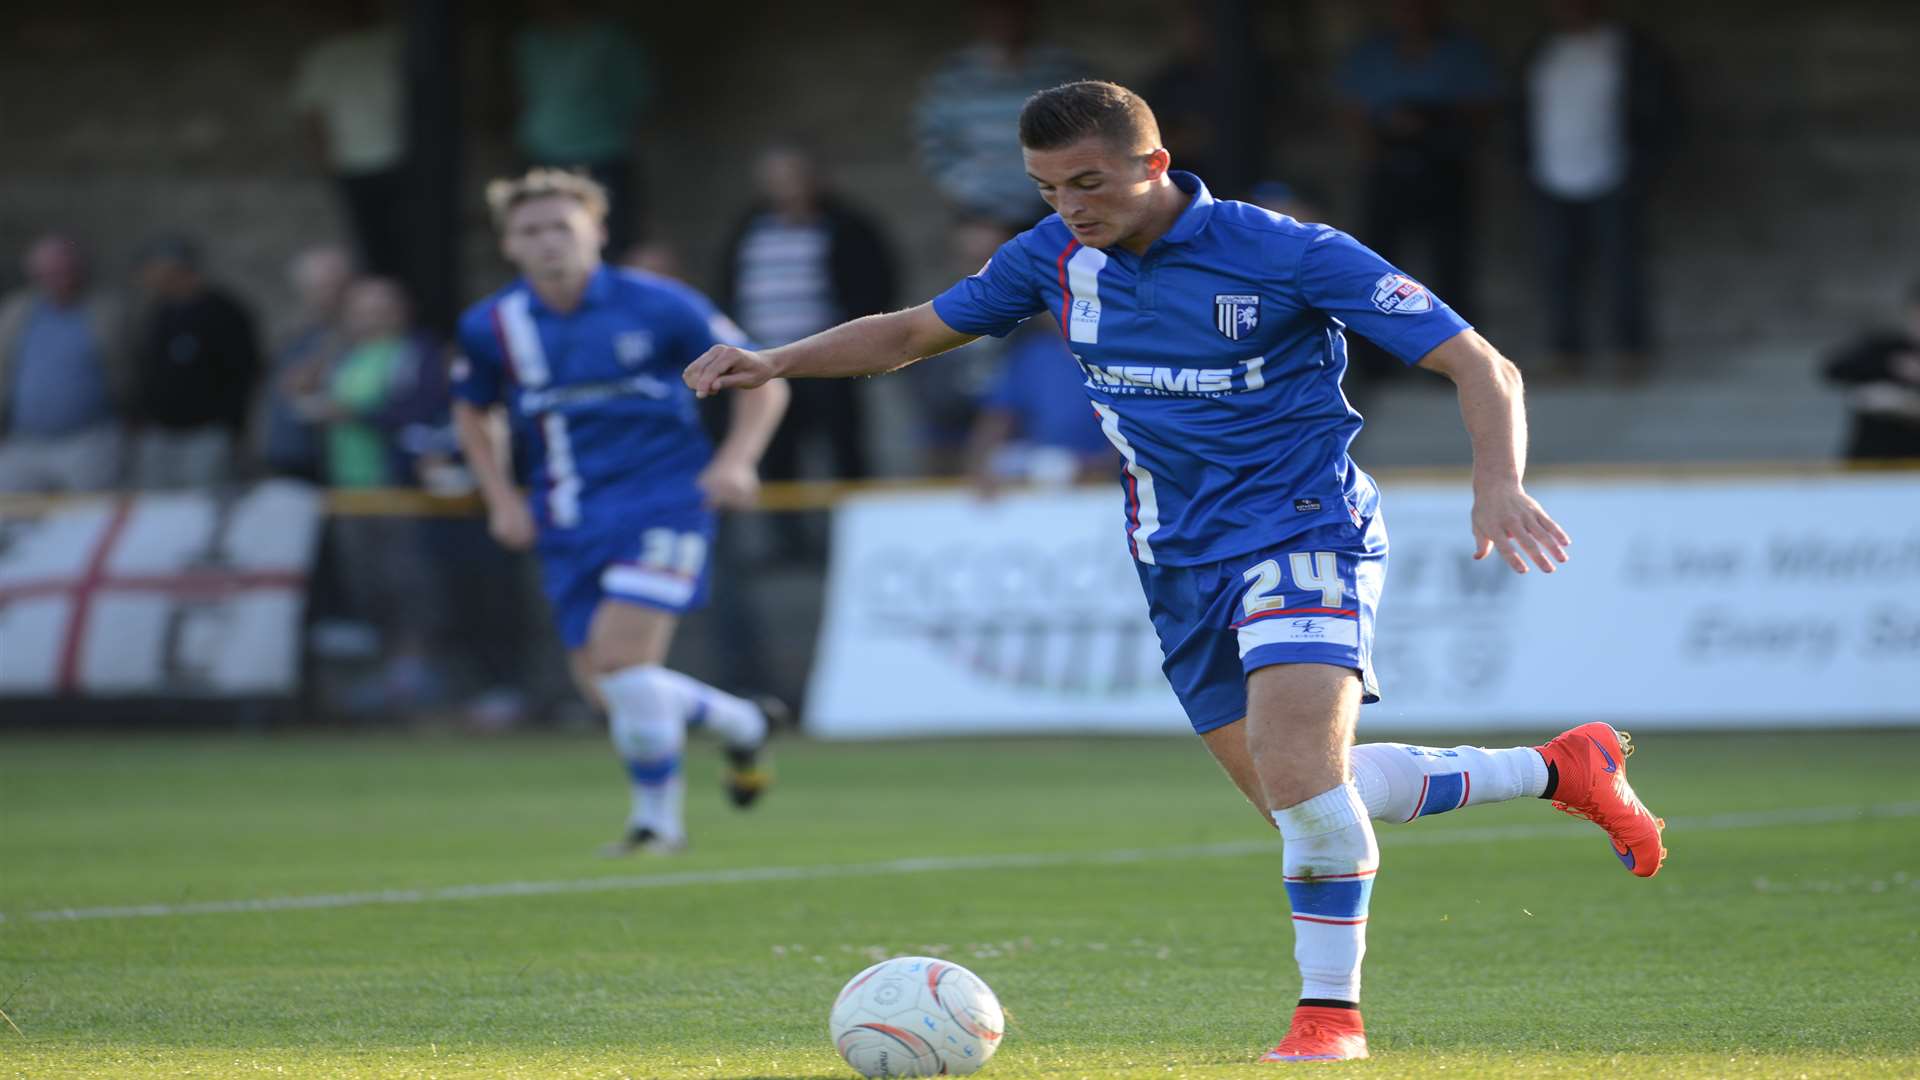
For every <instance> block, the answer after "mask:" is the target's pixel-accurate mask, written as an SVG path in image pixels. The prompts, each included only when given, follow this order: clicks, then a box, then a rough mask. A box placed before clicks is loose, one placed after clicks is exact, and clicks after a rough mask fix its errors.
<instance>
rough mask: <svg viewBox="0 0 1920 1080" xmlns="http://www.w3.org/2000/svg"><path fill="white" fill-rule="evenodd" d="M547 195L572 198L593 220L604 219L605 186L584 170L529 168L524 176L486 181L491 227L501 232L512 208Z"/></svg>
mask: <svg viewBox="0 0 1920 1080" xmlns="http://www.w3.org/2000/svg"><path fill="white" fill-rule="evenodd" d="M547 198H561V199H572V200H574V201H575V202H577V203H579V204H580V205H581V206H584V207H586V208H587V213H589V214H592V215H593V218H594V220H595V221H605V220H606V219H607V189H606V188H604V187H601V186H600V184H599V182H598V181H595V180H594V179H592V178H591V177H588V176H587V175H586V174H584V173H577V172H570V171H568V170H566V169H528V170H527V171H526V173H525V174H524V175H521V176H513V177H501V178H500V179H498V180H494V181H491V182H489V183H488V184H487V209H488V210H490V211H492V213H493V227H494V228H496V229H499V230H500V231H502V232H505V231H506V228H507V216H508V215H509V214H511V213H513V210H514V207H517V206H519V205H520V204H521V203H526V202H532V201H533V200H535V199H547Z"/></svg>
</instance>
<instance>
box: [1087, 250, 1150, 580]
mask: <svg viewBox="0 0 1920 1080" xmlns="http://www.w3.org/2000/svg"><path fill="white" fill-rule="evenodd" d="M1101 258H1102V259H1105V258H1106V256H1104V255H1102V256H1101ZM1093 411H1094V412H1096V413H1099V414H1100V430H1101V431H1104V432H1106V435H1107V441H1108V442H1110V443H1112V444H1113V448H1114V449H1115V450H1118V451H1120V456H1121V457H1122V458H1123V459H1125V461H1126V479H1127V526H1128V529H1127V541H1128V544H1129V546H1131V547H1132V548H1133V557H1134V558H1136V559H1138V560H1140V561H1141V562H1143V563H1146V564H1147V565H1148V566H1152V565H1153V545H1152V544H1151V543H1149V542H1148V541H1149V539H1150V538H1151V537H1152V536H1153V534H1154V533H1157V532H1159V531H1160V500H1159V499H1158V498H1157V497H1155V495H1154V491H1153V474H1152V473H1150V472H1148V471H1147V469H1146V466H1144V465H1142V464H1140V459H1139V457H1138V455H1136V454H1135V453H1134V452H1133V444H1132V443H1130V442H1128V441H1127V437H1126V436H1125V435H1122V434H1121V433H1120V414H1119V413H1117V412H1114V411H1113V406H1111V405H1102V404H1101V403H1100V402H1097V401H1096V402H1094V403H1093Z"/></svg>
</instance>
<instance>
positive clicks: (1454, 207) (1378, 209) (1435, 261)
mask: <svg viewBox="0 0 1920 1080" xmlns="http://www.w3.org/2000/svg"><path fill="white" fill-rule="evenodd" d="M1362 222H1363V223H1362V228H1363V229H1364V230H1365V231H1364V232H1363V233H1362V234H1361V235H1360V236H1359V240H1360V242H1361V243H1363V244H1365V245H1367V246H1368V247H1370V248H1372V249H1374V250H1375V251H1377V252H1379V253H1380V254H1381V256H1382V257H1384V258H1385V259H1386V260H1387V261H1388V262H1390V263H1393V264H1394V265H1395V266H1398V267H1400V268H1401V269H1402V270H1406V271H1407V272H1408V273H1409V274H1412V275H1413V276H1414V277H1415V278H1417V279H1418V280H1419V281H1420V283H1421V284H1423V285H1425V286H1427V287H1428V288H1429V289H1432V290H1433V293H1434V295H1435V296H1438V297H1439V298H1440V299H1441V300H1443V301H1445V302H1446V303H1447V305H1448V306H1450V307H1452V308H1453V309H1454V310H1455V311H1457V312H1459V313H1460V317H1461V318H1463V319H1466V320H1467V321H1469V322H1472V321H1473V320H1474V317H1475V313H1476V312H1477V311H1478V308H1479V305H1478V303H1477V302H1476V298H1475V296H1474V290H1473V271H1474V258H1473V255H1474V245H1475V244H1476V243H1477V242H1478V238H1477V236H1476V234H1475V232H1474V215H1473V187H1472V180H1471V177H1470V176H1469V170H1468V168H1467V164H1466V163H1465V162H1448V161H1431V160H1423V162H1422V167H1421V168H1418V169H1413V168H1408V167H1404V166H1403V167H1394V166H1392V165H1388V166H1384V167H1381V168H1376V169H1375V170H1373V172H1372V173H1370V174H1369V175H1368V177H1367V184H1366V206H1365V209H1364V213H1363V216H1362ZM1415 250H1419V251H1420V253H1421V255H1422V256H1423V257H1424V263H1423V264H1422V265H1424V266H1425V268H1426V269H1425V271H1424V272H1420V273H1417V272H1415V271H1414V270H1413V269H1411V268H1410V265H1409V264H1410V262H1411V260H1410V259H1409V258H1408V255H1409V253H1410V252H1412V251H1415ZM1349 344H1350V345H1351V344H1352V342H1351V339H1349ZM1353 358H1354V363H1355V365H1356V366H1358V367H1360V368H1361V369H1362V373H1363V374H1365V375H1369V376H1380V375H1397V374H1400V373H1402V372H1404V371H1405V370H1406V365H1405V364H1402V363H1401V362H1400V361H1398V360H1396V359H1394V358H1393V357H1391V356H1388V355H1387V354H1386V353H1384V352H1382V351H1381V350H1379V349H1377V348H1374V347H1372V346H1370V345H1360V346H1357V347H1354V348H1353Z"/></svg>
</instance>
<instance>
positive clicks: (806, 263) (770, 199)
mask: <svg viewBox="0 0 1920 1080" xmlns="http://www.w3.org/2000/svg"><path fill="white" fill-rule="evenodd" d="M755 179H756V182H757V183H758V186H759V189H760V198H761V201H760V202H759V203H757V204H756V205H755V206H754V207H753V208H752V209H751V210H749V211H748V212H747V214H746V216H745V217H744V218H743V219H742V220H741V221H740V223H739V225H738V226H736V227H735V229H734V231H733V235H732V237H731V239H730V240H729V241H728V243H727V247H726V256H725V259H724V261H723V262H722V264H721V267H720V285H719V288H717V289H716V290H715V291H714V299H715V300H716V301H718V302H719V304H720V309H721V310H722V311H725V312H727V313H728V314H730V315H732V316H733V317H734V319H735V320H736V321H737V322H739V323H740V325H741V327H742V328H743V329H745V330H746V332H747V335H748V336H749V337H751V338H752V339H753V340H754V342H755V343H757V344H759V345H761V346H765V347H772V346H776V345H785V344H786V343H788V342H790V341H797V340H799V339H800V338H803V337H806V336H808V335H809V334H814V333H818V332H819V331H821V330H825V329H827V328H828V327H830V326H838V325H839V324H840V323H842V322H845V321H846V320H848V319H855V318H859V317H860V316H862V315H872V314H875V313H876V312H882V311H891V310H893V307H894V300H895V293H896V289H897V287H898V275H897V273H896V272H895V266H894V258H893V252H892V250H891V249H890V248H889V245H888V244H887V240H886V237H885V236H883V235H882V234H881V232H880V229H879V227H878V226H877V225H875V224H874V223H873V221H872V220H871V219H869V218H868V217H866V216H865V215H864V214H862V213H860V212H859V211H857V210H855V209H854V208H853V207H851V206H849V205H847V204H846V203H845V202H843V201H842V200H841V199H839V198H838V197H836V196H835V195H834V194H833V193H831V192H830V191H828V190H827V189H826V188H825V186H824V185H823V184H822V182H821V179H820V173H819V169H818V167H817V165H816V163H815V161H814V158H813V156H812V155H811V154H810V153H809V152H808V151H807V150H805V149H804V148H802V147H800V146H798V145H796V144H791V143H788V144H781V145H776V146H772V147H769V148H768V149H767V150H766V151H765V152H763V153H762V154H761V156H760V162H759V165H758V166H757V168H756V170H755ZM859 388H860V387H859V384H857V383H856V382H854V381H853V380H848V379H808V380H805V381H803V382H799V383H795V384H794V386H793V395H794V396H793V405H792V407H790V408H789V409H788V410H787V416H786V421H785V422H784V423H782V424H781V426H780V430H779V432H778V433H777V434H775V435H774V438H773V443H772V445H771V446H769V447H768V448H767V454H766V458H765V459H764V462H763V464H762V466H761V472H762V474H763V475H764V476H765V477H766V478H767V479H769V480H791V479H793V478H794V477H795V476H796V475H798V465H799V458H800V456H801V455H802V454H804V453H805V447H806V445H807V444H808V443H810V442H812V441H813V440H815V439H821V440H824V441H825V442H826V444H827V447H828V449H829V451H830V453H831V456H832V459H833V475H834V478H836V479H843V480H846V479H856V478H859V477H862V476H866V475H867V474H868V472H869V471H870V466H869V463H868V461H867V450H866V439H865V433H864V421H863V417H862V413H861V408H860V399H859V396H858V394H857V391H858V390H859Z"/></svg>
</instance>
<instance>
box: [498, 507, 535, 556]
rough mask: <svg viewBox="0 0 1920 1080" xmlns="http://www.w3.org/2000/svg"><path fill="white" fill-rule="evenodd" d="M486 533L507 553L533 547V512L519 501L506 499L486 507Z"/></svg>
mask: <svg viewBox="0 0 1920 1080" xmlns="http://www.w3.org/2000/svg"><path fill="white" fill-rule="evenodd" d="M487 531H488V532H490V533H492V534H493V538H494V539H495V540H498V541H499V542H500V546H501V547H503V548H506V549H507V550H508V551H525V550H527V549H528V548H530V547H532V546H533V535H534V529H533V512H532V511H530V510H528V509H527V504H526V503H523V502H521V501H520V500H519V499H506V500H503V501H501V502H497V503H494V504H493V505H492V506H489V507H487Z"/></svg>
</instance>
